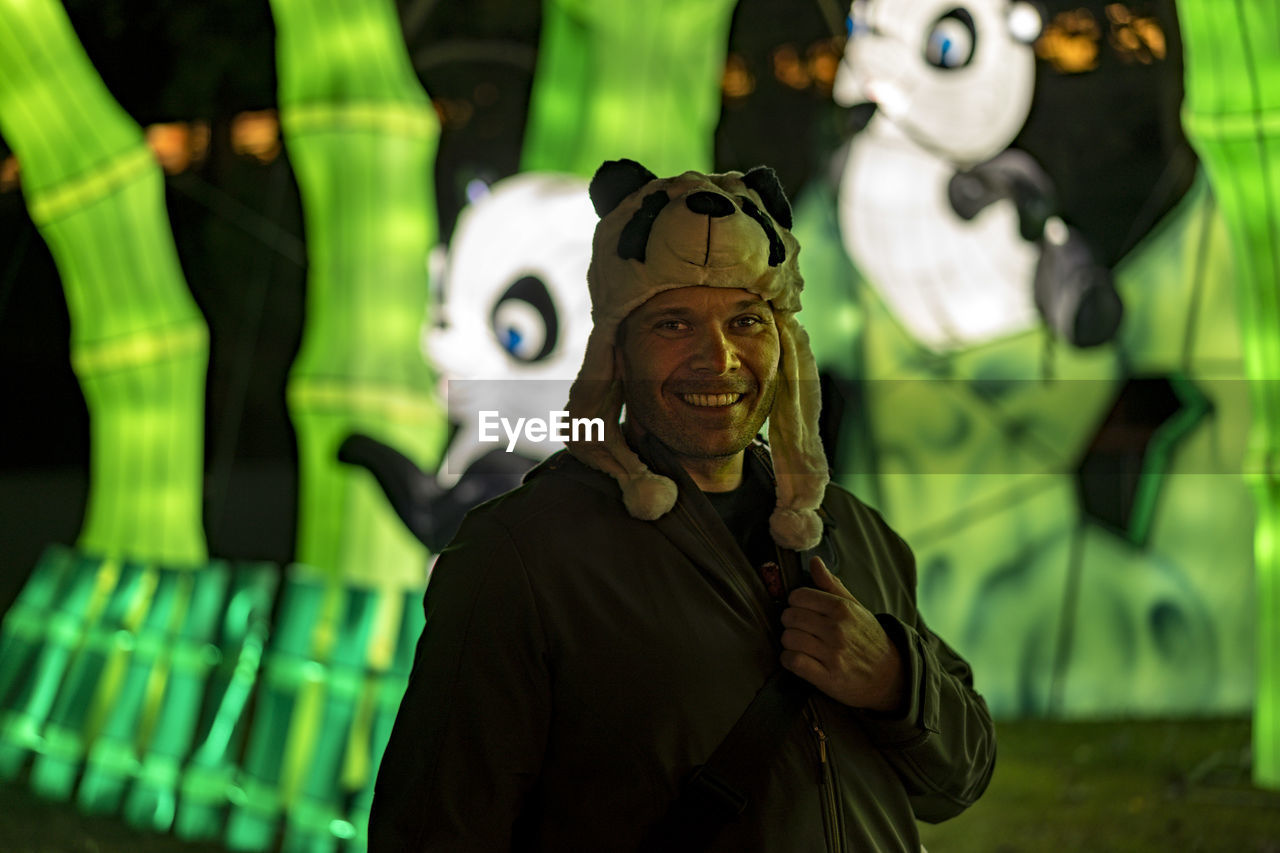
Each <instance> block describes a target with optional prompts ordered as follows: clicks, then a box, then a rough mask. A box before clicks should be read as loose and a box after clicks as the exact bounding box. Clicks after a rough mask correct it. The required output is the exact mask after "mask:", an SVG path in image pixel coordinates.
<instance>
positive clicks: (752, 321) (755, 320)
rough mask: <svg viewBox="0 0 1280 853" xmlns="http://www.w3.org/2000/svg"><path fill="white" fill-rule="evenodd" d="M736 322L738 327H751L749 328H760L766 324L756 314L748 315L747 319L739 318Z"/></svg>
mask: <svg viewBox="0 0 1280 853" xmlns="http://www.w3.org/2000/svg"><path fill="white" fill-rule="evenodd" d="M736 322H737V325H739V326H742V327H749V326H759V325H760V324H761V323H763V322H764V320H762V319H761V318H759V317H757V316H756V315H754V314H748V315H747V316H745V317H739V318H738V319H737V321H736Z"/></svg>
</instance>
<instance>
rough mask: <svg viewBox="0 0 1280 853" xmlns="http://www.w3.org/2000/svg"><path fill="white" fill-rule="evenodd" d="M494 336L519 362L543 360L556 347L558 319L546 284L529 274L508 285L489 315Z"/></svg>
mask: <svg viewBox="0 0 1280 853" xmlns="http://www.w3.org/2000/svg"><path fill="white" fill-rule="evenodd" d="M490 322H491V324H492V328H493V335H494V337H495V338H497V340H498V343H499V344H500V345H501V346H502V348H503V349H504V350H506V351H507V353H508V354H509V355H511V357H512V358H514V359H516V360H517V361H523V362H533V361H541V360H542V359H544V358H546V357H547V356H549V355H551V353H552V352H553V351H554V350H555V347H556V341H557V339H558V337H559V331H560V329H559V321H558V319H557V317H556V308H555V303H554V301H553V300H552V298H551V293H550V291H548V290H547V286H546V285H545V284H543V282H542V281H541V280H540V279H538V278H537V277H535V276H531V275H527V276H524V277H523V278H521V279H520V280H518V281H517V282H515V283H514V284H512V285H511V287H509V288H507V292H506V293H504V294H503V295H502V297H501V298H500V299H499V300H498V301H497V302H496V303H495V304H494V306H493V312H492V314H491V315H490Z"/></svg>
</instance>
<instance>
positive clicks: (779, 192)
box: [742, 166, 791, 231]
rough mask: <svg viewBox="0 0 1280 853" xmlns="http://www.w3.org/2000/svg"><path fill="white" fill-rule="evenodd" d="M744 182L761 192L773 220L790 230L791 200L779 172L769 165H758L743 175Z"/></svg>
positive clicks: (766, 208) (762, 199)
mask: <svg viewBox="0 0 1280 853" xmlns="http://www.w3.org/2000/svg"><path fill="white" fill-rule="evenodd" d="M742 182H743V183H744V184H746V185H747V186H748V187H750V188H751V189H753V190H755V191H756V193H758V194H759V196H760V201H762V202H764V209H765V210H767V211H769V215H770V216H772V217H773V221H774V222H776V223H778V224H779V225H781V226H782V227H783V228H786V229H787V230H788V231H790V230H791V202H789V201H787V194H786V192H785V191H784V190H783V189H782V182H781V181H779V180H778V173H777V172H775V171H773V169H770V168H769V167H768V166H756V167H755V168H754V169H751V170H750V171H748V172H747V173H746V174H745V175H743V176H742Z"/></svg>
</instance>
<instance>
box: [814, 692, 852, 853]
mask: <svg viewBox="0 0 1280 853" xmlns="http://www.w3.org/2000/svg"><path fill="white" fill-rule="evenodd" d="M805 710H806V712H807V716H808V717H809V727H810V728H811V729H812V730H813V735H814V739H815V740H816V742H817V745H818V772H819V787H820V788H821V789H822V814H823V824H824V826H825V827H826V830H827V849H828V850H830V851H832V853H841V851H843V850H844V829H843V825H842V822H841V820H840V803H839V801H838V799H837V797H836V777H835V768H834V767H833V766H832V764H831V761H830V756H829V755H828V754H827V732H826V730H825V729H823V727H822V721H821V720H819V719H818V709H817V708H816V707H814V704H813V701H812V700H810V702H809V704H808V706H807V707H806V709H805Z"/></svg>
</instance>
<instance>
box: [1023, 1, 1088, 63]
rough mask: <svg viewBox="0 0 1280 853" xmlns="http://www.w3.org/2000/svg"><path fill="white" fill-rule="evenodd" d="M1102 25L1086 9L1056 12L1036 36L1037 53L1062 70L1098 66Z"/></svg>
mask: <svg viewBox="0 0 1280 853" xmlns="http://www.w3.org/2000/svg"><path fill="white" fill-rule="evenodd" d="M1101 37H1102V28H1101V27H1099V26H1098V22H1097V20H1095V19H1094V17H1093V13H1092V12H1090V11H1089V10H1088V9H1074V10H1070V11H1066V12H1059V13H1058V14H1056V15H1054V16H1053V21H1052V22H1050V24H1049V26H1047V27H1045V29H1044V32H1043V33H1041V34H1040V38H1038V39H1036V43H1035V50H1036V56H1038V57H1040V58H1041V59H1044V60H1047V61H1048V62H1049V63H1050V64H1052V65H1053V67H1054V68H1055V69H1056V70H1058V71H1061V72H1062V73H1064V74H1082V73H1084V72H1085V71H1092V70H1093V69H1095V68H1097V67H1098V42H1099V40H1100V39H1101Z"/></svg>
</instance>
